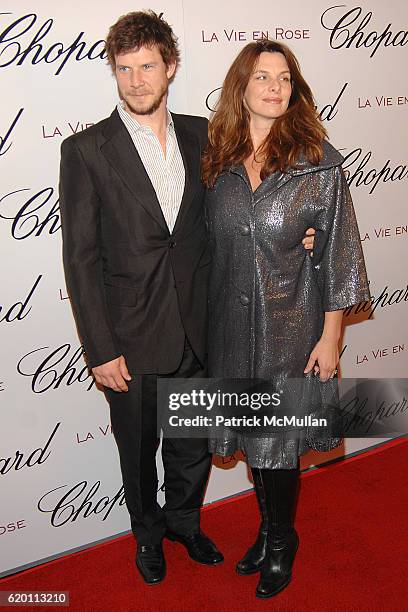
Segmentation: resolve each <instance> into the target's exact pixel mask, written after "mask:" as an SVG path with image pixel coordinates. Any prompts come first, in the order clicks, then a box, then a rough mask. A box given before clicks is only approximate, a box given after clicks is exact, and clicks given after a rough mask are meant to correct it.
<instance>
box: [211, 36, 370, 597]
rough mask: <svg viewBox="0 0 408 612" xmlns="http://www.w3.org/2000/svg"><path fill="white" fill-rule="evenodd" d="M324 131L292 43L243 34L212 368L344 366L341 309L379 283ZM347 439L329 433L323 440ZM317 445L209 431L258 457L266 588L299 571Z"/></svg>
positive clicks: (327, 371)
mask: <svg viewBox="0 0 408 612" xmlns="http://www.w3.org/2000/svg"><path fill="white" fill-rule="evenodd" d="M325 137H326V131H325V129H324V128H323V126H322V124H321V122H320V120H319V118H318V117H317V114H316V110H315V105H314V100H313V95H312V92H311V90H310V88H309V86H308V85H307V83H306V82H305V80H304V78H303V77H302V75H301V72H300V68H299V64H298V62H297V60H296V58H295V56H294V55H293V53H292V52H291V51H290V50H289V49H288V48H287V47H286V46H285V45H283V44H280V43H276V42H273V41H269V40H262V41H258V42H256V43H250V44H248V45H247V46H246V47H244V49H243V50H242V51H241V52H240V53H239V55H238V57H237V58H236V60H235V61H234V63H233V64H232V66H231V68H230V69H229V71H228V74H227V76H226V79H225V81H224V84H223V88H222V93H221V96H220V99H219V103H218V105H217V109H216V112H215V114H214V116H213V117H212V119H211V121H210V130H209V145H208V147H207V150H206V152H205V155H204V159H203V180H204V182H205V184H206V185H207V187H208V196H207V216H208V223H209V230H210V237H211V243H212V251H213V268H212V274H211V277H210V303H209V306H210V330H209V374H210V376H212V377H229V378H263V379H272V380H274V381H281V382H282V381H284V380H288V379H301V378H302V377H304V375H305V374H310V373H313V372H314V374H315V375H317V376H318V377H319V379H320V381H319V382H317V381H316V384H319V386H321V387H322V388H323V387H324V384H329V385H330V382H328V383H326V381H329V379H330V378H332V377H334V376H335V375H336V373H337V370H336V367H337V363H338V359H339V353H338V342H339V338H340V332H341V322H342V309H343V308H345V307H347V306H350V305H352V304H356V303H358V302H361V301H365V300H368V299H369V291H368V282H367V276H366V271H365V265H364V258H363V253H362V249H361V243H360V238H359V233H358V228H357V223H356V219H355V214H354V210H353V205H352V201H351V197H350V192H349V190H348V186H347V183H346V180H345V177H344V174H343V171H342V168H341V163H342V161H343V158H342V156H341V155H340V154H339V153H338V152H337V151H336V150H335V149H334V148H333V147H332V146H331V145H330V144H329V143H328V142H327V141H326V140H325ZM308 227H314V228H316V230H317V231H316V238H315V244H314V254H313V258H311V257H310V255H309V254H308V253H307V252H306V251H304V249H303V247H302V245H301V239H302V237H303V235H304V232H305V229H306V228H308ZM339 442H340V440H339V439H337V440H333V439H332V438H331V439H330V438H329V439H328V440H327V441H326V444H324V440H323V441H322V440H320V446H318V448H319V450H320V449H321V450H328V449H330V448H331V447H333V445H335V444H338V443H339ZM311 445H313V442H312V441H311V440H310V438H308V437H307V436H303V437H298V438H297V439H294V438H293V437H291V436H289V435H285V434H283V433H282V434H276V433H275V434H273V435H272V434H270V435H268V436H265V435H263V436H253V435H252V436H251V435H246V434H242V433H239V432H238V433H237V432H234V431H232V430H227V431H226V432H225V436H224V438H221V439H212V440H210V449H211V451H212V452H214V453H216V454H221V455H230V454H232V453H233V452H234V451H235V450H237V449H241V450H243V451H244V453H245V454H246V457H247V461H248V463H249V465H250V467H251V470H252V474H253V480H254V485H255V490H256V494H257V498H258V502H259V506H260V509H261V515H262V521H261V526H260V529H259V533H258V537H257V539H256V542H255V543H254V545H253V546H251V548H250V549H249V550H248V551H247V553H246V554H245V556H244V557H243V559H242V560H241V561H240V562H239V563H238V565H237V571H238V573H240V574H251V573H254V572H256V571H259V570H260V572H261V573H260V581H259V583H258V586H257V591H256V593H257V596H259V597H271V596H272V595H275V594H276V593H278V592H279V591H281V590H282V589H283V588H285V587H286V586H287V585H288V584H289V582H290V579H291V572H292V565H293V561H294V558H295V554H296V550H297V547H298V535H297V533H296V531H295V529H294V514H295V506H296V498H297V490H298V482H299V456H300V455H302V454H304V453H305V452H307V451H308V450H309V448H310V446H311Z"/></svg>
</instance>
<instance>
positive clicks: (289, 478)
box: [256, 467, 300, 598]
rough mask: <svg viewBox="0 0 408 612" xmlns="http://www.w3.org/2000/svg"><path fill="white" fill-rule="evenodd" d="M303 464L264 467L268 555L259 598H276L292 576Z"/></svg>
mask: <svg viewBox="0 0 408 612" xmlns="http://www.w3.org/2000/svg"><path fill="white" fill-rule="evenodd" d="M299 474H300V472H299V467H297V468H296V469H291V470H260V476H261V483H262V486H263V490H264V492H265V498H266V507H267V513H268V523H269V528H268V536H267V547H266V557H265V561H264V563H263V565H262V568H261V576H260V580H259V583H258V586H257V589H256V595H257V597H262V598H266V597H272V596H273V595H276V594H277V593H279V592H280V591H282V590H283V589H284V588H285V587H286V586H287V585H288V584H289V582H290V580H291V578H292V566H293V562H294V560H295V555H296V551H297V548H298V544H299V537H298V534H297V533H296V531H295V529H294V520H295V512H296V502H297V496H298V488H299Z"/></svg>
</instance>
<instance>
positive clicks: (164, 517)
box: [105, 339, 211, 544]
mask: <svg viewBox="0 0 408 612" xmlns="http://www.w3.org/2000/svg"><path fill="white" fill-rule="evenodd" d="M166 376H168V377H170V376H174V377H177V378H190V377H194V378H203V377H205V376H206V371H205V369H204V368H203V366H202V365H201V364H200V362H199V361H198V359H197V358H196V356H195V355H194V352H193V351H192V349H191V346H190V344H189V342H188V340H187V339H186V342H185V348H184V353H183V358H182V361H181V363H180V366H179V367H178V369H177V370H176V371H175V372H173V373H172V374H168V375H166ZM156 381H157V375H142V376H137V375H136V376H133V377H132V380H131V381H130V382H129V383H128V387H129V391H128V392H125V393H118V392H115V391H112V390H111V389H106V390H105V393H106V395H107V398H108V401H109V404H110V413H111V423H112V429H113V433H114V436H115V439H116V442H117V445H118V448H119V455H120V464H121V469H122V477H123V485H124V490H125V499H126V504H127V507H128V510H129V513H130V518H131V525H132V531H133V533H134V535H135V536H136V539H137V542H138V544H159V543H160V542H161V540H162V538H163V536H164V534H165V531H166V528H169V529H170V530H171V531H173V532H175V533H178V534H189V533H196V532H198V531H199V529H200V506H201V504H202V501H203V497H204V492H205V486H206V483H207V479H208V475H209V471H210V466H211V455H210V454H209V452H208V448H207V446H208V443H207V440H206V439H202V438H192V439H189V438H176V439H175V438H163V441H162V459H163V466H164V489H165V496H166V504H165V506H164V507H163V508H161V507H160V506H159V504H158V503H157V489H158V478H157V470H156V451H157V448H158V445H159V440H158V437H157V410H156Z"/></svg>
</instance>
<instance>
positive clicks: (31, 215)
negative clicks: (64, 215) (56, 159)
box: [0, 187, 61, 240]
mask: <svg viewBox="0 0 408 612" xmlns="http://www.w3.org/2000/svg"><path fill="white" fill-rule="evenodd" d="M28 191H30V189H28V188H25V189H16V190H15V191H10V193H6V195H4V196H3V197H2V198H0V211H1V212H0V219H4V220H5V221H11V235H12V237H13V238H15V240H24V239H25V238H29V237H31V236H32V237H34V238H38V237H39V236H41V235H43V234H49V235H50V234H55V233H56V232H57V231H58V230H60V229H61V217H60V212H59V211H60V208H59V200H58V198H56V199H55V200H54V198H53V196H54V188H53V187H45V188H44V189H41V190H40V191H38V192H37V193H35V194H34V195H31V196H29V197H27V198H26V195H27V194H26V193H25V192H28ZM21 200H22V202H21ZM15 202H17V206H16V207H17V212H14V211H12V210H7V208H8V207H10V209H11V208H12V207H13V206H15ZM5 209H6V210H5Z"/></svg>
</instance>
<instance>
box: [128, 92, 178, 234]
mask: <svg viewBox="0 0 408 612" xmlns="http://www.w3.org/2000/svg"><path fill="white" fill-rule="evenodd" d="M117 109H118V113H119V116H120V118H121V119H122V121H123V123H124V124H125V126H126V129H127V130H128V132H129V134H130V136H131V138H132V141H133V144H134V145H135V148H136V150H137V152H138V154H139V156H140V159H141V160H142V163H143V166H144V167H145V170H146V172H147V174H148V176H149V179H150V181H151V183H152V185H153V188H154V190H155V192H156V195H157V199H158V201H159V204H160V206H161V209H162V212H163V216H164V218H165V220H166V223H167V226H168V228H169V231H170V233H171V232H172V231H173V228H174V225H175V223H176V219H177V215H178V211H179V208H180V204H181V199H182V197H183V192H184V184H185V180H186V176H185V169H184V163H183V158H182V157H181V153H180V149H179V146H178V142H177V137H176V132H175V130H174V124H173V119H172V117H171V115H170V113H169V112H168V111H167V134H166V155H164V153H163V149H162V147H161V144H160V142H159V139H158V138H157V136H156V134H155V133H154V132H153V130H152V129H151V128H150V127H149V126H145V125H141V124H140V123H139V122H138V121H136V119H134V118H133V117H131V116H130V115H129V113H128V112H127V111H126V110H125V109H124V108H123V106H122V103H121V102H119V103H118V105H117Z"/></svg>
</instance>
